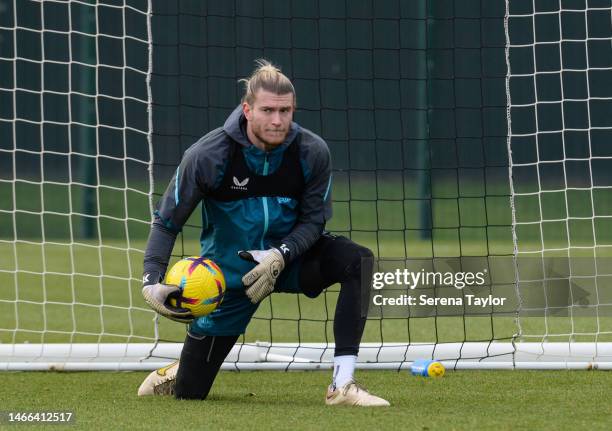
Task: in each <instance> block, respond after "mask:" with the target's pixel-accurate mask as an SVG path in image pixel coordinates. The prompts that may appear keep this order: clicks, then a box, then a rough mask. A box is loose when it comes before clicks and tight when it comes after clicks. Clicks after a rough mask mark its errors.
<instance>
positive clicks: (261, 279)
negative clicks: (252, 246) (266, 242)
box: [238, 248, 285, 304]
mask: <svg viewBox="0 0 612 431" xmlns="http://www.w3.org/2000/svg"><path fill="white" fill-rule="evenodd" d="M238 256H240V257H241V258H242V259H244V260H248V261H250V262H254V263H257V264H258V265H257V266H256V267H255V268H253V269H252V270H250V271H249V272H247V273H246V274H245V276H244V277H242V284H244V286H245V287H246V288H247V290H246V292H245V293H246V295H247V296H248V297H249V299H250V300H251V302H252V303H253V304H257V303H258V302H260V301H261V300H262V299H264V298H265V297H266V296H268V295H269V294H271V293H272V291H273V290H274V284H275V283H276V279H277V278H278V276H279V274H280V273H281V271H282V270H283V269H284V268H285V259H284V258H283V255H282V254H281V252H280V251H278V250H277V249H275V248H271V249H269V250H249V251H239V252H238Z"/></svg>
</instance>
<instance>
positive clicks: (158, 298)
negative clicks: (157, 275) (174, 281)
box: [142, 283, 193, 323]
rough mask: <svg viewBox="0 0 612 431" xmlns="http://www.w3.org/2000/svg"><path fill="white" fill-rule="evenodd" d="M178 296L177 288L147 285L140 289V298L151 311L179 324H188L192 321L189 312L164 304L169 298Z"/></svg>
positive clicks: (166, 285) (158, 284)
mask: <svg viewBox="0 0 612 431" xmlns="http://www.w3.org/2000/svg"><path fill="white" fill-rule="evenodd" d="M177 293H178V294H180V289H179V288H178V287H177V286H171V285H168V284H162V283H157V284H149V285H147V286H144V287H143V288H142V296H144V299H145V301H146V302H147V304H149V307H151V308H152V309H153V310H155V311H157V312H158V313H159V314H161V315H162V316H164V317H167V318H168V319H171V320H174V321H175V322H180V323H190V322H191V321H192V320H193V315H192V314H191V311H190V310H188V309H186V308H179V307H172V306H171V305H169V304H167V303H166V300H167V299H168V297H169V296H171V295H173V294H177Z"/></svg>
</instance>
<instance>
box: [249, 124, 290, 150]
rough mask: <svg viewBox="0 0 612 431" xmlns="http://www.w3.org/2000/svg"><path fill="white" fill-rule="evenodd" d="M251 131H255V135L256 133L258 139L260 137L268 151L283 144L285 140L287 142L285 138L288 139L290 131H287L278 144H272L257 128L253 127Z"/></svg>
mask: <svg viewBox="0 0 612 431" xmlns="http://www.w3.org/2000/svg"><path fill="white" fill-rule="evenodd" d="M251 132H253V135H255V137H256V138H257V139H259V142H261V143H262V144H263V145H264V148H265V149H266V151H270V150H273V149H274V148H276V147H278V146H279V145H281V144H282V143H283V142H285V139H287V135H288V134H289V132H287V133H286V134H285V136H284V137H283V140H282V141H281V142H279V143H278V144H271V143H270V142H268V141H266V140H265V139H264V138H262V137H261V136H260V135H259V133H257V132H256V131H255V130H252V129H251Z"/></svg>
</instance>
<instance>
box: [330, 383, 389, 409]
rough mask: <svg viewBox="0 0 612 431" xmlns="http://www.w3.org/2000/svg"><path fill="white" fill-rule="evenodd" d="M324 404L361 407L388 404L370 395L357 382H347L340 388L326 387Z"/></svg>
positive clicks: (384, 405)
mask: <svg viewBox="0 0 612 431" xmlns="http://www.w3.org/2000/svg"><path fill="white" fill-rule="evenodd" d="M325 404H327V405H328V406H340V405H342V406H362V407H386V406H390V405H391V404H389V401H387V400H383V399H382V398H380V397H377V396H376V395H372V394H371V393H369V392H368V390H367V389H366V388H364V387H363V386H361V385H360V384H359V383H357V382H355V381H352V382H348V383H347V384H346V385H344V386H342V387H341V388H335V389H334V388H333V387H332V386H330V387H329V388H327V396H326V397H325Z"/></svg>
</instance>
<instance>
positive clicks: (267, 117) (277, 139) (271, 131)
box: [242, 90, 293, 150]
mask: <svg viewBox="0 0 612 431" xmlns="http://www.w3.org/2000/svg"><path fill="white" fill-rule="evenodd" d="M242 110H243V112H244V116H245V117H246V119H247V133H248V135H249V138H250V139H251V140H252V141H259V142H253V144H255V146H257V147H260V146H261V145H258V144H263V146H264V147H265V150H271V149H273V148H274V147H276V146H278V145H280V144H282V143H283V142H284V141H285V138H286V137H287V134H288V133H289V129H290V127H291V121H292V120H293V94H292V93H287V94H275V93H270V92H269V91H265V90H259V91H258V92H257V93H255V101H254V102H253V104H252V105H249V104H248V103H246V102H245V103H243V104H242Z"/></svg>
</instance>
